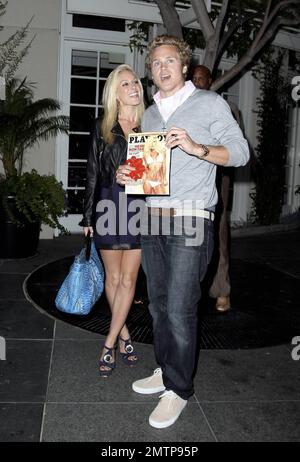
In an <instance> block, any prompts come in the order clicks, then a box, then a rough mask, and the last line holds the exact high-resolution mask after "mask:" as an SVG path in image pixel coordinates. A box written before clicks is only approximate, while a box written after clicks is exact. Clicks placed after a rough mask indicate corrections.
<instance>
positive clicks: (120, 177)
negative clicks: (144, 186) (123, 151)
mask: <svg viewBox="0 0 300 462" xmlns="http://www.w3.org/2000/svg"><path fill="white" fill-rule="evenodd" d="M134 170H135V168H134V167H130V165H126V164H124V165H120V166H119V168H118V170H117V172H116V182H117V183H118V184H120V185H122V186H124V185H125V184H129V183H132V179H131V178H130V177H129V176H128V175H129V173H130V172H132V171H134Z"/></svg>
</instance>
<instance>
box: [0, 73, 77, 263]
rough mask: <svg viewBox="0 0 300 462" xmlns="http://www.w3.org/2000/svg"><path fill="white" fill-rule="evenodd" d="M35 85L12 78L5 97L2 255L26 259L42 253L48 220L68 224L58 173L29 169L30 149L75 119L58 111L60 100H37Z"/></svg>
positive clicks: (0, 125)
mask: <svg viewBox="0 0 300 462" xmlns="http://www.w3.org/2000/svg"><path fill="white" fill-rule="evenodd" d="M33 88H34V87H33V85H32V84H30V83H27V82H26V79H24V80H22V81H21V80H17V79H12V80H10V81H9V82H8V83H7V85H6V99H5V100H4V101H0V160H1V161H2V165H3V173H2V174H0V257H2V258H20V257H26V256H30V255H33V254H34V253H35V252H36V248H37V244H38V239H39V231H40V226H41V224H42V223H44V224H48V225H49V226H51V227H52V228H56V227H57V228H59V229H60V230H61V231H64V228H63V227H62V226H61V225H60V224H59V221H58V219H59V217H60V216H62V215H64V211H65V193H64V190H63V188H62V185H61V183H59V182H58V181H57V180H56V179H55V177H54V175H39V174H38V173H37V171H36V170H32V171H31V172H23V164H24V155H25V153H26V151H27V150H28V149H29V148H31V147H33V146H34V145H36V144H37V143H39V141H41V140H48V139H49V138H50V137H53V136H56V135H57V134H58V133H59V132H64V133H67V132H68V126H69V124H68V122H69V119H68V117H66V116H61V115H59V116H58V115H55V112H56V111H57V110H59V109H60V105H59V103H58V102H57V101H56V100H54V99H51V98H43V99H40V100H36V101H34V100H33Z"/></svg>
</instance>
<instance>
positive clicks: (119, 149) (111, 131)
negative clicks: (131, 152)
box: [80, 64, 144, 377]
mask: <svg viewBox="0 0 300 462" xmlns="http://www.w3.org/2000/svg"><path fill="white" fill-rule="evenodd" d="M103 106H104V116H103V119H102V120H100V119H96V121H95V125H94V130H93V131H92V133H91V143H90V150H89V154H88V162H87V179H86V188H85V200H84V211H83V220H82V221H81V222H80V225H81V226H83V227H84V233H85V235H87V233H88V232H90V233H91V235H93V237H94V242H95V245H96V247H97V248H98V249H100V254H101V258H102V261H103V264H104V268H105V292H106V297H107V300H108V302H109V305H110V309H111V312H112V319H111V324H110V328H109V332H108V335H107V337H106V339H105V342H104V347H103V350H102V353H101V356H100V364H99V373H100V375H101V376H102V377H107V376H109V375H110V374H111V373H112V371H113V369H114V368H115V364H116V361H115V349H116V342H117V339H118V340H119V348H120V353H121V357H122V359H123V361H124V362H125V363H126V364H127V365H129V366H132V365H134V364H135V363H136V362H137V360H138V357H137V355H136V354H135V352H134V349H133V345H132V343H131V339H130V334H129V331H128V328H127V326H126V318H127V315H128V312H129V309H130V307H131V305H132V301H133V297H134V292H135V286H136V280H137V276H138V271H139V267H140V261H141V250H140V247H141V245H140V235H138V236H136V235H131V234H130V231H129V229H128V227H127V232H126V233H122V234H120V233H118V230H119V225H120V223H119V217H120V216H124V214H127V215H125V219H127V220H129V219H130V216H131V214H130V212H128V208H129V205H130V202H131V199H133V198H130V196H125V194H124V188H123V187H120V186H119V185H118V184H117V183H116V182H115V174H116V170H117V168H118V166H119V165H120V164H124V162H125V160H126V155H127V141H126V139H127V135H128V133H130V132H132V131H139V126H140V123H141V118H142V115H143V112H144V103H143V89H142V85H141V82H140V80H139V78H138V76H137V75H136V73H135V72H134V71H133V69H132V68H131V67H130V66H128V65H126V64H121V65H120V66H118V67H117V68H116V69H114V70H113V71H112V72H111V73H110V75H109V76H108V78H107V80H106V83H105V86H104V90H103ZM105 201H110V205H109V206H108V211H107V210H106V204H107V202H105ZM101 204H105V206H104V205H103V206H102V205H101ZM121 204H122V205H121ZM96 208H97V210H95V209H96ZM107 220H108V222H109V223H110V224H113V225H114V226H112V230H113V232H107V229H106V228H104V225H103V223H105V222H106V221H107ZM101 223H102V225H103V226H102V225H101ZM127 224H128V223H127Z"/></svg>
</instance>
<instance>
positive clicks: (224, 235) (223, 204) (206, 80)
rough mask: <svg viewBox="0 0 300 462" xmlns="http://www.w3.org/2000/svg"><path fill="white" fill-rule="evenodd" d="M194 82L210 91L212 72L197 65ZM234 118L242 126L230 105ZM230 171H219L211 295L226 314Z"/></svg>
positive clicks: (228, 292) (228, 293)
mask: <svg viewBox="0 0 300 462" xmlns="http://www.w3.org/2000/svg"><path fill="white" fill-rule="evenodd" d="M192 81H193V83H194V85H195V86H196V87H197V88H200V89H201V90H209V89H210V87H211V84H212V75H211V72H210V70H209V69H208V68H207V67H206V66H203V65H197V66H195V68H194V71H193V76H192ZM230 108H231V111H232V113H233V116H234V117H235V119H236V120H237V122H238V123H239V125H240V117H239V111H238V109H237V108H236V107H235V108H233V107H232V105H231V104H230ZM230 170H231V169H227V168H222V167H218V169H217V189H218V193H219V202H218V205H217V214H216V218H217V219H216V222H215V226H216V228H215V229H217V231H218V236H217V239H216V243H217V246H216V247H217V248H216V249H215V252H214V254H215V257H216V258H213V260H216V261H215V264H214V265H213V269H214V270H215V269H216V273H215V275H214V278H213V282H212V285H211V287H210V290H209V294H210V296H211V297H212V298H215V299H216V310H217V311H219V312H221V313H225V312H226V311H228V310H229V309H230V290H231V287H230V278H229V251H228V228H229V225H228V218H227V213H228V211H227V209H228V202H229V189H230V182H231V181H230V180H231V178H230V177H231V175H230V173H231V172H230Z"/></svg>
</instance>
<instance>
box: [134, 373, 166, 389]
mask: <svg viewBox="0 0 300 462" xmlns="http://www.w3.org/2000/svg"><path fill="white" fill-rule="evenodd" d="M132 389H133V391H135V392H136V393H141V394H142V395H151V394H152V393H159V392H161V391H164V390H165V389H166V387H165V386H164V383H163V379H162V371H161V368H160V367H158V368H157V369H155V371H154V372H153V374H152V375H150V377H146V378H145V379H140V380H136V381H135V382H133V384H132Z"/></svg>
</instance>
